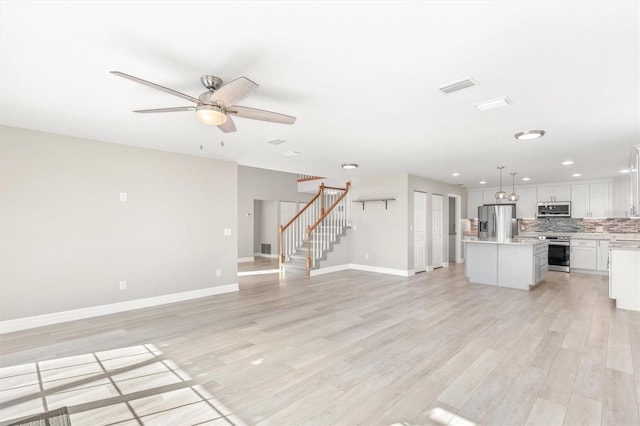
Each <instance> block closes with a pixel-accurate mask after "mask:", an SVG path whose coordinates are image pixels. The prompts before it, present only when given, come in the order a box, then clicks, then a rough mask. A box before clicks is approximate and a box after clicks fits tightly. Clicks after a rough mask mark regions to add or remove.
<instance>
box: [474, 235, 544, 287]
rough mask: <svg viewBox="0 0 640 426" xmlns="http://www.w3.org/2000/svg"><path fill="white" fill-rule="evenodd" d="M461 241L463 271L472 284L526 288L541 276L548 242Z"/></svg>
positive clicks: (542, 276)
mask: <svg viewBox="0 0 640 426" xmlns="http://www.w3.org/2000/svg"><path fill="white" fill-rule="evenodd" d="M525 241H526V240H517V239H516V240H510V242H509V241H505V242H496V241H472V240H466V241H465V246H466V248H465V251H466V253H467V256H466V258H465V273H466V275H467V277H469V281H471V282H472V283H476V284H487V285H495V286H498V287H509V288H517V289H520V290H529V289H530V286H533V285H535V284H537V283H538V282H540V281H541V280H543V279H544V277H545V275H546V273H547V271H548V269H549V267H548V264H547V259H548V256H549V255H548V250H549V243H547V242H545V241H540V240H530V241H526V242H525Z"/></svg>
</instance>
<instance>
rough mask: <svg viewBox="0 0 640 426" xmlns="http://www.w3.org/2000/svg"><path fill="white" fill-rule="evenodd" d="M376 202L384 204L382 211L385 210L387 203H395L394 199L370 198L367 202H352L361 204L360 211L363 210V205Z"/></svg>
mask: <svg viewBox="0 0 640 426" xmlns="http://www.w3.org/2000/svg"><path fill="white" fill-rule="evenodd" d="M376 201H382V202H383V203H384V209H385V210H387V208H388V205H387V203H388V202H389V201H395V198H371V199H367V200H353V202H354V203H362V210H364V204H365V203H373V202H376Z"/></svg>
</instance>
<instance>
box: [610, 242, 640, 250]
mask: <svg viewBox="0 0 640 426" xmlns="http://www.w3.org/2000/svg"><path fill="white" fill-rule="evenodd" d="M609 248H610V249H613V250H619V249H622V250H640V241H612V242H610V243H609Z"/></svg>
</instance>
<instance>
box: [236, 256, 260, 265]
mask: <svg viewBox="0 0 640 426" xmlns="http://www.w3.org/2000/svg"><path fill="white" fill-rule="evenodd" d="M254 260H256V258H255V257H253V256H249V257H239V258H238V263H242V262H253V261H254Z"/></svg>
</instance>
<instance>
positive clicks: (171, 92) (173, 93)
mask: <svg viewBox="0 0 640 426" xmlns="http://www.w3.org/2000/svg"><path fill="white" fill-rule="evenodd" d="M110 72H111V74H115V75H117V76H119V77H122V78H126V79H128V80H131V81H135V82H136V83H140V84H144V85H145V86H149V87H152V88H154V89H158V90H162V91H163V92H165V93H169V94H171V95H174V96H177V97H179V98H182V99H186V100H188V101H191V102H195V103H196V104H198V105H200V104H201V103H202V102H200V100H199V99H198V98H194V97H192V96H189V95H185V94H184V93H180V92H178V91H176V90H173V89H169V88H168V87H164V86H160V85H159V84H156V83H152V82H150V81H147V80H143V79H141V78H138V77H134V76H132V75H129V74H125V73H123V72H120V71H110Z"/></svg>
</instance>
